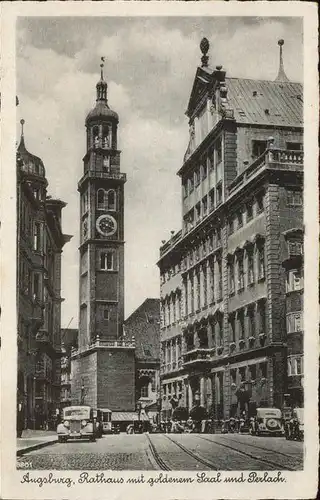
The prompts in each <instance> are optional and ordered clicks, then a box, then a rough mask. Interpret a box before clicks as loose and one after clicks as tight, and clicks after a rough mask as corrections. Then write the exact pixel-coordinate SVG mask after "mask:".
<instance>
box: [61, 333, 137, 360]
mask: <svg viewBox="0 0 320 500" xmlns="http://www.w3.org/2000/svg"><path fill="white" fill-rule="evenodd" d="M135 347H136V345H135V340H134V339H132V340H101V339H100V338H99V337H97V338H96V339H95V340H94V341H93V342H91V344H89V345H88V346H86V347H81V348H79V349H76V348H72V350H71V358H74V357H76V356H79V355H81V354H84V353H86V352H88V351H92V350H94V349H135Z"/></svg>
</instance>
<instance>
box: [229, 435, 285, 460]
mask: <svg viewBox="0 0 320 500" xmlns="http://www.w3.org/2000/svg"><path fill="white" fill-rule="evenodd" d="M220 439H223V440H224V441H227V442H228V443H233V442H236V443H238V444H240V445H243V446H248V447H250V448H256V449H257V450H262V451H265V452H267V453H275V454H277V455H281V456H282V457H285V458H289V459H292V455H290V454H289V453H283V452H282V451H278V450H272V449H270V448H265V447H264V446H259V445H257V444H252V443H246V442H244V441H236V440H232V439H228V438H227V437H226V436H223V437H222V436H220Z"/></svg>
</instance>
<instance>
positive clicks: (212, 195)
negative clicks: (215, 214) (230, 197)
mask: <svg viewBox="0 0 320 500" xmlns="http://www.w3.org/2000/svg"><path fill="white" fill-rule="evenodd" d="M213 209H214V189H211V191H210V193H209V210H213Z"/></svg>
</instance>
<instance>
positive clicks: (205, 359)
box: [183, 348, 212, 366]
mask: <svg viewBox="0 0 320 500" xmlns="http://www.w3.org/2000/svg"><path fill="white" fill-rule="evenodd" d="M211 354H212V349H208V348H198V349H193V350H192V351H189V352H187V353H186V354H183V365H184V366H186V365H190V364H192V365H194V364H198V363H204V364H207V363H210V360H211Z"/></svg>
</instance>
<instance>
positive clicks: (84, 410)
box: [57, 405, 96, 443]
mask: <svg viewBox="0 0 320 500" xmlns="http://www.w3.org/2000/svg"><path fill="white" fill-rule="evenodd" d="M57 434H58V441H59V443H65V442H67V441H68V440H69V439H89V441H95V440H96V426H95V419H94V415H93V409H92V408H91V407H90V406H80V405H77V406H76V405H74V406H66V407H65V408H63V413H62V422H61V423H60V424H58V427H57Z"/></svg>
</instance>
